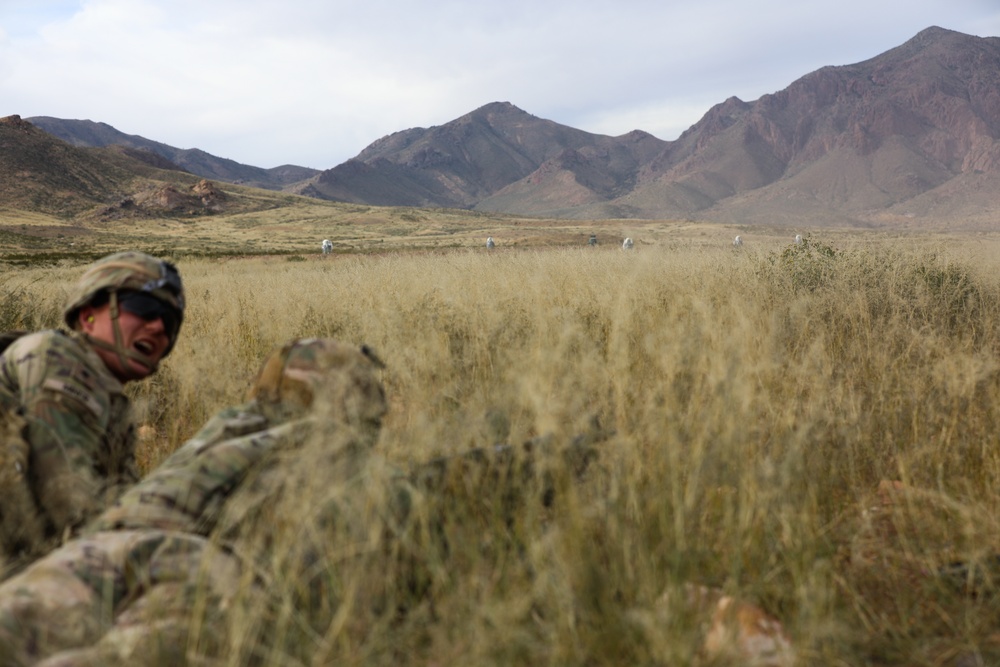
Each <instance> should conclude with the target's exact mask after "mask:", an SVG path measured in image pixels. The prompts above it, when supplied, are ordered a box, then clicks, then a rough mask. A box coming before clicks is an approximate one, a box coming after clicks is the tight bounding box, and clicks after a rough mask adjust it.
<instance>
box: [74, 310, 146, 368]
mask: <svg viewBox="0 0 1000 667" xmlns="http://www.w3.org/2000/svg"><path fill="white" fill-rule="evenodd" d="M108 296H109V301H108V306H109V308H108V314H109V315H110V316H111V329H112V331H114V334H115V342H114V345H112V344H111V343H108V342H106V341H103V340H100V339H98V338H94V337H93V336H90V335H87V334H84V335H85V336H86V338H87V340H88V341H90V344H91V345H95V346H97V347H100V348H103V349H105V350H109V351H111V352H114V353H115V354H117V355H118V361H119V364H120V365H121V367H122V373H124V374H125V375H128V376H130V377H132V379H137V378H139V377H142V376H141V375H138V374H136V373H133V372H132V366H131V365H130V364H129V359H133V360H135V361H138V362H139V363H140V364H142V365H143V366H145V367H146V368H147V369H148V370H149V372H150V373H155V372H156V369H157V364H156V362H154V361H153V360H152V359H151V358H150V357H147V356H146V355H145V354H141V353H139V352H136V351H135V350H132V349H129V348H127V347H125V345H124V344H123V342H122V330H121V327H120V326H119V324H118V315H119V313H120V312H121V311H120V309H119V307H118V291H117V290H111V291H110V292H109V294H108ZM133 376H134V377H133Z"/></svg>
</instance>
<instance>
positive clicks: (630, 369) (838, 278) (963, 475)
mask: <svg viewBox="0 0 1000 667" xmlns="http://www.w3.org/2000/svg"><path fill="white" fill-rule="evenodd" d="M581 229H582V228H581ZM682 229H684V226H683V225H681V224H680V223H678V225H676V226H669V225H661V226H659V227H656V228H655V229H654V228H653V227H650V228H648V229H646V230H645V231H646V232H647V233H646V234H644V235H643V234H633V235H635V236H636V237H638V238H639V239H640V242H639V244H638V246H637V251H636V252H633V253H623V252H621V251H620V250H617V249H613V248H612V247H611V244H610V243H606V244H604V245H602V246H600V247H599V248H598V249H596V250H593V249H587V248H583V247H566V248H544V247H534V248H531V247H529V248H527V249H523V250H513V249H510V248H503V247H501V248H500V251H498V252H493V253H487V252H485V250H479V249H478V248H476V249H475V250H463V249H458V250H454V251H451V252H447V253H444V252H439V253H423V254H421V253H396V252H386V253H383V254H379V255H374V256H373V255H341V256H336V255H335V256H333V257H331V258H326V259H321V258H319V257H318V255H315V254H314V255H310V256H309V257H295V256H291V257H270V258H256V259H241V260H225V259H218V260H212V259H190V258H189V259H185V258H184V257H183V256H181V257H180V265H181V270H182V272H183V274H184V278H185V281H186V284H187V288H188V292H189V302H190V311H189V315H188V319H187V321H186V323H185V326H184V331H183V338H182V340H181V342H180V343H179V344H178V346H177V349H176V352H175V353H174V356H173V357H171V358H170V359H169V360H168V362H167V363H166V365H165V367H164V369H163V370H162V371H161V373H160V374H159V375H158V376H156V377H155V378H154V379H152V380H151V381H148V382H146V383H144V384H142V385H139V386H136V387H135V388H134V389H133V393H134V395H135V397H136V402H137V408H138V412H139V416H140V418H141V419H142V420H143V421H145V422H147V423H150V424H152V425H154V426H155V427H156V436H155V437H154V438H153V439H152V440H151V441H150V442H148V443H146V446H145V448H144V450H143V457H144V458H143V463H144V465H146V466H152V465H155V463H156V462H157V461H158V460H160V459H161V458H162V457H163V456H164V455H166V454H167V453H168V452H169V451H171V450H172V448H174V447H176V446H177V445H178V444H179V443H180V442H182V441H183V440H184V439H185V438H187V437H188V436H190V435H191V434H192V433H193V431H194V430H195V429H196V428H197V427H198V426H199V425H200V424H201V423H202V422H203V421H204V420H205V419H206V418H207V417H208V416H209V415H210V414H211V413H213V412H214V411H215V410H216V409H218V408H220V407H222V406H224V405H227V404H232V403H235V402H239V401H240V400H242V397H243V392H244V391H245V389H246V386H247V384H248V382H249V379H250V378H251V376H252V375H253V373H254V371H255V369H256V367H257V365H258V363H259V362H260V360H261V359H262V358H263V356H264V355H265V354H266V353H267V352H268V351H269V350H270V349H271V347H272V346H274V345H276V344H278V343H280V342H282V341H284V340H286V339H289V338H292V337H297V336H330V337H335V338H339V339H342V340H347V341H354V342H359V343H360V342H365V343H368V344H370V345H372V346H373V347H374V348H375V349H376V350H377V351H378V352H379V354H380V356H382V357H383V359H384V360H385V362H386V363H387V369H386V370H385V371H384V382H385V384H386V387H387V390H388V394H389V398H390V401H391V404H392V408H391V412H390V415H389V418H388V420H387V422H386V427H385V430H384V433H383V436H382V438H381V440H380V442H379V445H378V453H379V454H380V456H381V457H382V458H383V459H384V460H385V461H386V462H388V463H389V464H391V465H393V466H396V467H399V468H403V469H406V468H407V467H409V466H412V465H415V464H416V463H418V462H420V461H424V460H427V459H429V458H431V457H434V456H437V455H445V454H459V453H461V452H464V451H466V450H468V449H469V448H472V447H482V446H487V445H490V444H492V440H493V437H494V435H495V434H496V432H497V419H498V418H497V415H501V416H502V419H500V421H501V422H505V423H506V428H509V439H510V441H512V442H519V441H522V440H525V439H527V438H530V437H533V436H536V435H540V434H552V435H553V436H554V437H555V439H556V441H557V442H564V441H566V440H567V439H568V438H569V437H571V436H572V435H574V434H577V433H580V432H583V431H586V430H587V429H588V428H590V427H591V424H592V423H593V421H594V420H595V419H596V420H597V421H599V422H600V423H601V424H603V425H604V426H606V427H609V428H613V429H614V431H615V434H614V436H613V437H611V438H610V439H609V440H608V441H606V442H604V443H603V445H602V451H601V457H600V461H599V463H598V465H596V466H595V467H594V468H593V469H591V470H590V471H589V473H588V475H587V477H586V478H585V479H584V480H582V481H580V482H579V483H577V484H569V485H565V486H560V487H559V488H560V489H561V494H560V495H558V496H557V502H556V504H555V505H554V506H553V507H551V508H545V507H543V505H542V503H541V502H539V488H538V486H537V484H536V483H535V482H533V481H532V480H527V481H525V480H521V479H509V480H507V481H506V483H505V485H500V486H499V487H498V486H497V485H490V484H485V483H484V485H483V486H477V485H475V484H471V483H469V484H462V483H459V482H456V483H453V484H451V485H450V486H448V487H447V489H445V490H444V491H443V492H442V493H441V494H439V495H433V494H428V495H424V496H419V497H418V498H417V499H416V500H415V501H414V502H415V505H414V507H413V508H412V511H411V519H410V522H409V523H408V524H407V525H406V526H399V525H396V524H394V523H392V520H391V519H390V518H386V511H385V509H384V508H385V507H386V506H388V505H391V502H390V500H391V499H390V498H388V497H387V495H386V491H385V487H384V486H383V485H379V484H370V483H361V482H359V481H358V480H359V479H364V480H371V479H380V478H381V477H380V475H381V474H382V473H380V472H379V470H378V469H369V470H366V471H365V473H364V476H363V477H360V478H359V477H357V476H356V475H355V473H352V474H351V475H346V474H340V473H338V472H337V471H335V470H325V469H322V468H318V467H317V465H318V464H317V460H319V459H313V458H309V456H307V454H308V452H303V453H302V455H301V456H297V457H296V458H294V459H290V460H289V462H288V466H289V470H288V475H289V479H290V480H294V481H292V482H289V484H288V487H287V489H286V491H285V492H284V493H283V494H281V495H280V497H278V498H276V499H275V500H274V503H273V507H272V509H271V514H269V516H271V517H272V518H275V517H277V518H278V519H279V520H275V521H272V522H270V523H269V524H268V527H267V531H266V532H262V531H261V530H259V527H258V529H257V530H251V531H249V532H248V533H247V534H245V535H244V536H243V537H242V538H241V541H240V545H241V550H242V551H243V552H244V553H246V554H249V555H250V557H251V558H254V559H256V560H257V562H258V564H259V567H260V568H261V571H262V572H264V573H266V577H267V580H268V581H269V587H268V590H267V594H266V595H264V596H262V597H258V596H252V595H250V594H249V593H248V594H247V597H246V599H243V600H241V601H240V604H238V605H237V606H236V608H235V609H234V610H232V611H231V613H230V614H229V615H228V616H227V618H226V619H224V620H223V621H221V626H220V631H219V632H217V633H215V632H213V633H211V634H212V639H213V641H212V642H209V641H208V639H209V638H208V634H207V633H206V634H205V635H202V637H201V640H195V641H193V643H192V646H193V649H192V650H204V651H215V652H218V653H217V654H218V655H220V656H221V657H219V660H220V661H221V663H222V664H245V663H247V662H251V661H252V659H253V660H257V661H259V662H260V663H263V664H268V665H304V664H334V663H336V664H348V663H350V664H355V663H361V664H399V663H408V664H498V665H500V664H504V665H506V664H587V665H596V664H615V665H617V664H664V665H667V664H669V665H676V664H695V665H702V664H729V663H720V662H718V660H716V661H715V662H713V661H712V660H710V659H709V658H707V657H705V656H704V655H702V654H701V653H700V652H699V643H698V641H697V633H696V632H694V631H693V628H692V621H691V619H690V618H689V617H688V616H686V615H685V613H684V611H683V609H680V608H677V609H674V610H673V611H674V613H673V614H669V613H668V614H667V615H666V616H665V617H664V616H662V615H659V616H658V615H656V614H654V613H653V607H654V604H655V601H656V600H657V599H658V598H659V596H660V594H661V593H662V592H663V591H664V590H669V589H675V588H678V587H680V586H682V585H683V584H684V583H685V582H696V583H702V584H706V585H711V586H717V587H721V588H723V589H725V590H726V591H728V592H730V593H733V594H736V595H737V596H739V597H742V598H745V599H749V600H753V601H756V602H757V603H759V604H761V605H762V606H763V607H764V608H765V609H767V610H768V611H769V612H771V613H773V614H774V615H776V616H777V617H778V618H780V619H781V620H782V622H783V623H784V624H785V626H786V628H787V630H788V632H789V634H790V635H791V636H792V638H793V641H794V644H795V646H796V649H797V651H798V652H799V655H800V657H801V664H817V665H951V664H957V663H956V662H955V661H956V660H958V659H959V658H961V659H965V660H972V659H974V658H975V656H980V657H981V658H982V660H983V661H984V662H983V663H982V664H992V663H995V662H996V661H997V660H1000V641H998V638H1000V634H998V633H997V630H998V627H997V619H998V618H1000V595H998V590H997V587H996V586H995V585H994V583H993V581H992V579H991V577H990V572H989V571H988V570H985V571H984V573H982V576H981V577H980V579H978V580H976V582H973V581H972V580H971V579H968V578H967V579H965V580H963V579H960V578H955V577H952V578H946V577H942V576H939V575H938V574H937V571H938V569H939V568H940V567H941V566H943V565H946V564H948V563H950V562H953V561H956V560H962V561H965V562H969V563H974V564H977V563H983V564H985V563H988V561H989V557H990V555H991V554H993V553H996V552H998V550H1000V521H998V516H1000V515H998V510H1000V491H998V489H1000V436H998V433H1000V429H998V427H1000V363H998V360H997V354H998V352H1000V319H998V315H1000V280H998V278H997V276H998V275H1000V273H998V271H997V269H998V267H997V262H996V259H995V258H996V257H998V256H1000V255H997V254H996V242H995V241H994V240H991V239H988V238H977V239H966V240H951V241H950V242H949V243H948V244H947V245H946V244H944V243H942V242H941V239H940V238H939V239H930V240H928V239H923V240H914V239H912V238H911V239H909V240H908V241H907V243H906V244H905V248H903V249H901V246H903V245H904V244H902V243H900V242H899V240H898V239H897V240H893V239H889V238H888V237H879V238H878V239H865V238H863V237H861V236H859V235H849V234H844V235H837V236H834V235H832V234H831V235H828V236H823V237H819V238H815V237H814V238H811V239H810V241H809V243H807V245H806V246H804V247H800V248H794V247H789V246H787V245H785V244H784V242H779V241H776V240H774V239H769V240H762V239H763V235H761V236H758V237H757V238H756V239H754V237H753V236H752V235H750V236H749V238H750V241H749V242H748V244H747V246H745V247H744V249H743V251H742V252H734V251H733V250H732V249H731V248H730V247H729V246H728V243H726V242H722V243H719V237H720V235H721V236H722V238H723V239H729V238H731V235H730V234H729V232H726V231H722V232H719V231H718V230H715V231H704V230H698V231H694V232H693V233H682V231H681V230H682ZM313 231H315V230H312V231H309V233H310V234H311V233H313ZM474 233H475V235H476V237H477V238H478V236H485V234H480V233H479V232H478V231H475V232H474ZM512 233H513V232H512ZM552 233H553V234H555V232H552ZM607 233H608V237H609V239H610V237H611V235H612V234H613V233H614V232H613V230H612V229H611V228H609V229H608V232H607ZM471 234H472V232H470V239H471V238H472V236H471ZM573 234H574V236H573V238H574V239H575V234H576V231H575V230H574V231H573ZM702 234H704V235H702ZM580 235H581V239H585V237H586V234H584V233H583V232H582V231H581V234H580ZM355 236H357V233H355ZM498 236H499V235H498ZM405 238H407V239H409V240H411V241H412V240H413V239H414V238H415V236H414V235H413V234H412V233H411V234H409V235H408V236H406V237H405ZM553 238H557V235H556V236H553ZM643 240H645V243H644V242H643ZM581 243H582V241H581ZM539 245H541V243H540V244H539ZM567 245H568V244H567ZM946 248H947V249H946ZM300 259H301V260H302V261H296V260H300ZM78 271H79V268H78V267H76V266H68V265H66V266H63V265H59V266H53V267H49V268H31V269H18V270H16V271H13V270H12V271H8V272H7V273H5V274H4V275H3V280H4V284H5V294H7V297H6V301H5V302H4V304H2V306H3V309H2V311H0V315H2V317H3V318H4V319H3V324H4V325H5V326H6V327H8V328H9V327H11V326H13V325H26V326H30V327H34V326H37V325H42V324H45V323H46V322H52V321H54V319H56V318H57V317H58V304H59V302H60V301H61V290H62V289H63V288H62V287H60V285H61V284H63V281H68V280H71V279H72V278H73V277H74V276H75V275H76V274H77V272H78ZM882 480H899V481H900V482H902V488H901V489H898V490H892V489H888V490H887V489H886V488H885V487H883V491H882V493H881V495H880V493H879V488H880V487H879V484H880V482H881V481H882ZM291 489H294V492H292V491H291ZM511 490H512V491H513V493H508V491H511ZM331 504H332V505H334V506H336V507H338V510H337V517H338V521H337V522H336V524H335V525H333V526H329V525H326V524H323V526H322V527H320V525H319V524H316V523H315V522H314V521H312V517H314V516H315V514H316V511H317V510H316V508H317V507H320V506H329V505H331ZM387 526H388V527H387ZM307 555H308V557H307ZM305 562H308V564H309V567H308V568H307V567H305V565H304V563H305ZM972 583H976V584H977V587H976V589H975V591H974V594H970V593H969V591H967V590H965V589H967V588H969V585H970V584H972ZM216 644H217V645H216ZM732 664H740V663H738V662H734V663H732ZM965 664H978V663H975V662H967V663H965Z"/></svg>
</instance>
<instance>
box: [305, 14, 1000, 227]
mask: <svg viewBox="0 0 1000 667" xmlns="http://www.w3.org/2000/svg"><path fill="white" fill-rule="evenodd" d="M997 137H1000V38H996V37H990V38H979V37H973V36H969V35H963V34H961V33H957V32H953V31H950V30H944V29H942V28H937V27H933V28H928V29H927V30H924V31H922V32H921V33H919V34H918V35H916V36H915V37H914V38H913V39H911V40H909V41H908V42H906V43H905V44H903V45H901V46H899V47H897V48H894V49H892V50H890V51H887V52H885V53H883V54H881V55H879V56H877V57H875V58H872V59H870V60H867V61H864V62H861V63H857V64H853V65H846V66H839V67H825V68H822V69H820V70H817V71H815V72H813V73H811V74H808V75H806V76H804V77H802V78H800V79H798V80H797V81H795V82H793V83H792V84H791V85H790V86H788V88H786V89H784V90H781V91H778V92H776V93H774V94H771V95H765V96H763V97H761V98H760V99H759V100H756V101H754V102H744V101H742V100H739V99H737V98H735V97H734V98H730V99H728V100H726V101H725V102H722V103H720V104H718V105H716V106H715V107H713V108H712V109H710V110H709V111H708V112H707V113H706V114H705V116H704V117H703V118H702V119H701V120H700V121H699V122H698V123H696V124H695V125H694V126H692V127H691V128H690V129H689V130H688V131H686V132H685V133H684V134H683V135H681V137H679V138H678V139H677V140H676V141H672V142H664V141H660V140H658V139H656V138H654V137H652V136H650V135H648V134H645V133H642V132H633V133H630V134H628V135H625V136H623V137H605V136H600V135H592V134H588V133H585V132H580V131H578V130H573V129H572V128H567V127H564V126H560V125H558V124H556V123H552V122H551V121H546V120H543V119H539V118H536V117H534V116H531V115H530V114H527V113H525V112H523V111H521V110H520V109H518V108H517V107H514V106H513V105H510V104H507V103H495V104H490V105H487V106H485V107H482V108H481V109H477V110H476V111H474V112H473V113H471V114H468V115H467V116H463V117H462V118H459V119H457V120H455V121H452V122H451V123H447V124H445V125H442V126H440V127H434V128H430V129H422V128H416V129H411V130H406V131H404V132H398V133H396V134H393V135H390V136H388V137H385V138H383V139H380V140H379V141H377V142H375V143H373V144H372V145H371V146H369V147H368V148H367V149H365V150H364V151H362V153H360V154H359V155H358V156H357V158H356V159H354V160H351V161H349V162H347V163H345V164H343V165H340V166H339V167H336V168H334V169H331V170H329V171H327V172H324V173H323V174H321V175H320V176H318V177H317V178H315V179H313V180H312V182H310V183H309V185H308V188H306V189H305V190H303V192H305V193H306V194H310V195H313V196H318V197H323V198H329V199H335V200H343V201H352V202H357V203H370V204H389V205H401V204H408V205H417V206H452V207H456V206H457V207H470V208H475V209H478V210H483V211H494V212H506V213H517V214H523V215H539V216H559V217H568V218H606V217H634V218H652V219H657V218H679V217H680V218H699V219H707V220H717V221H726V222H740V223H755V222H787V223H798V222H801V221H802V220H803V219H808V220H810V221H812V222H815V223H823V222H827V223H837V224H865V225H867V224H875V223H886V222H892V221H907V220H911V219H914V218H917V219H919V218H921V217H924V216H931V215H933V216H935V217H936V218H937V219H942V218H944V219H951V220H954V221H956V222H962V221H968V220H970V219H971V218H970V216H972V217H974V218H977V219H986V218H988V216H989V214H988V213H985V212H986V211H996V210H997V209H998V208H1000V195H996V196H991V195H990V193H989V189H988V188H986V187H985V186H983V185H982V183H983V182H985V181H989V180H990V178H989V177H988V175H990V174H994V173H997V172H998V171H1000V144H998V143H997ZM984 175H987V176H986V177H984ZM970 179H971V180H970ZM966 180H969V181H970V182H969V183H965V181H966ZM970 193H971V199H970ZM970 201H974V202H976V203H975V205H972V204H970Z"/></svg>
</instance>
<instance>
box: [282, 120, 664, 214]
mask: <svg viewBox="0 0 1000 667" xmlns="http://www.w3.org/2000/svg"><path fill="white" fill-rule="evenodd" d="M665 145H666V142H663V141H661V140H659V139H656V138H655V137H653V136H652V135H649V134H646V133H644V132H635V133H630V134H627V135H625V136H624V137H619V138H612V137H606V136H602V135H596V134H590V133H589V132H583V131H581V130H576V129H573V128H571V127H567V126H565V125H559V124H558V123H554V122H552V121H549V120H544V119H541V118H537V117H536V116H532V115H531V114H529V113H526V112H524V111H522V110H521V109H518V108H517V107H515V106H514V105H512V104H510V103H506V102H496V103H493V104H488V105H486V106H484V107H481V108H479V109H476V110H475V111H473V112H472V113H470V114H467V115H465V116H462V117H461V118H458V119H456V120H454V121H452V122H450V123H447V124H445V125H441V126H437V127H432V128H429V129H423V128H416V129H410V130H406V131H403V132H397V133H395V134H392V135H389V136H387V137H383V138H382V139H379V140H378V141H376V142H375V143H373V144H372V145H370V146H369V147H368V148H366V149H365V150H364V151H362V152H361V153H360V154H359V155H358V156H357V157H356V158H355V159H354V160H350V161H348V162H346V163H344V164H342V165H339V166H337V167H335V168H333V169H330V170H328V171H325V172H323V173H322V174H320V175H319V176H317V177H316V178H314V179H312V180H311V181H310V183H309V184H308V185H307V186H306V187H305V188H303V189H300V190H299V191H300V192H301V193H303V194H309V195H312V196H318V197H322V198H325V199H332V200H337V201H350V202H356V203H367V204H379V205H390V206H393V205H395V206H398V205H409V206H448V207H465V208H472V207H477V208H482V209H483V210H499V209H500V208H502V209H503V210H505V211H508V212H509V211H512V210H515V209H516V206H507V205H505V204H503V205H501V204H498V205H495V206H494V205H491V204H490V203H489V199H490V197H492V196H494V195H498V193H499V192H500V191H501V190H503V188H505V187H507V186H508V185H510V184H512V183H516V182H518V181H520V180H521V179H524V178H526V177H529V176H531V175H533V174H535V172H536V170H538V169H540V168H542V167H543V165H545V167H544V169H543V172H544V173H542V174H540V175H538V177H537V178H536V179H535V182H536V183H537V182H541V181H544V180H547V179H548V178H549V177H550V176H551V175H552V174H553V172H555V171H559V170H561V169H567V170H568V171H569V172H571V173H573V174H580V175H582V174H585V173H586V174H589V176H583V182H580V183H579V185H577V184H570V185H569V190H570V191H571V192H568V193H564V192H562V191H561V190H562V188H561V187H555V188H551V189H550V191H549V192H547V194H546V195H545V196H546V197H548V198H549V199H550V200H551V201H552V202H554V204H555V205H556V206H557V207H567V206H569V207H572V206H573V205H574V204H573V202H574V201H576V202H577V203H576V204H575V205H579V203H585V202H586V201H587V200H589V196H588V195H586V194H583V195H581V193H583V192H585V191H589V190H591V189H593V192H594V193H595V194H596V196H597V198H599V199H604V200H606V199H608V198H609V197H611V196H615V195H616V194H618V193H621V192H624V191H627V190H628V189H629V188H630V187H631V184H632V181H633V179H634V177H635V173H636V171H637V169H638V167H639V166H641V165H642V164H644V163H645V162H646V161H648V160H650V159H652V157H653V156H655V155H656V154H658V153H659V152H660V151H661V150H662V149H663V147H664V146H665ZM549 161H554V162H552V163H549ZM547 163H548V164H547ZM560 164H561V165H562V166H560ZM598 172H600V173H598ZM561 180H562V179H558V178H556V179H553V180H552V181H551V182H552V183H557V182H560V181H561ZM529 185H530V184H529ZM499 196H500V199H499V200H498V202H504V201H513V199H517V197H516V196H515V197H513V199H510V198H507V199H505V197H504V195H499ZM581 197H582V201H579V200H580V199H581ZM477 205H478V206H477ZM529 208H530V207H529Z"/></svg>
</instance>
